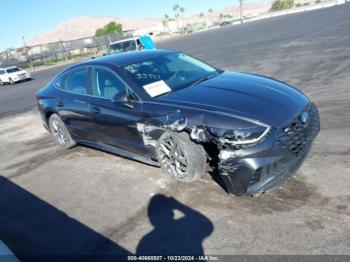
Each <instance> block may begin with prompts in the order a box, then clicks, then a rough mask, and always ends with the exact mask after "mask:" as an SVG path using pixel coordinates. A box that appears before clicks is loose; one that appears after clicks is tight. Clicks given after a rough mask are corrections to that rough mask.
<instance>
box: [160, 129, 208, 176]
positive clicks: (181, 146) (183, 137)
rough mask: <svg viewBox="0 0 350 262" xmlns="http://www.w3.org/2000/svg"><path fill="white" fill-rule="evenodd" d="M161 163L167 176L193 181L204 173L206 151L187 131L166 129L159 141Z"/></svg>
mask: <svg viewBox="0 0 350 262" xmlns="http://www.w3.org/2000/svg"><path fill="white" fill-rule="evenodd" d="M156 149H157V156H158V161H159V164H160V166H161V168H162V170H163V172H164V174H165V176H166V177H169V178H173V179H176V180H179V181H182V182H192V181H195V180H197V179H199V178H201V177H202V176H203V175H204V172H205V168H206V161H207V159H206V153H205V150H204V148H203V146H202V145H199V144H196V143H194V142H193V141H191V139H190V138H189V136H188V134H187V133H175V132H168V131H166V132H165V133H164V134H163V135H162V136H161V137H160V138H159V140H158V142H157V148H156Z"/></svg>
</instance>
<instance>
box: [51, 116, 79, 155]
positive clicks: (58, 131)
mask: <svg viewBox="0 0 350 262" xmlns="http://www.w3.org/2000/svg"><path fill="white" fill-rule="evenodd" d="M49 128H50V132H51V135H52V137H53V138H54V139H55V141H56V143H57V144H58V145H59V146H60V147H61V148H63V149H70V148H72V147H73V146H75V145H76V142H75V141H74V140H73V139H72V137H71V136H70V134H69V132H68V129H67V128H66V126H65V124H64V123H63V121H62V120H61V118H60V117H59V116H58V115H56V114H53V115H51V116H50V118H49Z"/></svg>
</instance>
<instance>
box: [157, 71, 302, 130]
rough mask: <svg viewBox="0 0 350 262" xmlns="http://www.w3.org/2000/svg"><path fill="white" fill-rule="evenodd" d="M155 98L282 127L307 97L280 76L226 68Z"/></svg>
mask: <svg viewBox="0 0 350 262" xmlns="http://www.w3.org/2000/svg"><path fill="white" fill-rule="evenodd" d="M156 101H157V102H165V103H167V104H173V105H177V106H181V105H182V106H185V107H192V108H193V109H196V110H200V109H201V108H202V109H205V110H210V111H216V112H218V111H219V112H224V113H230V114H232V115H235V116H242V117H245V118H249V119H251V120H255V121H259V122H263V123H265V124H268V125H270V126H273V127H279V126H281V125H282V124H284V123H285V122H287V121H288V120H290V119H291V118H293V117H294V116H295V115H296V114H298V113H299V112H300V111H301V110H302V109H303V108H304V107H305V106H306V104H307V103H308V98H307V97H306V96H305V95H304V94H302V93H301V92H300V91H298V90H296V89H295V88H293V87H290V86H288V85H287V84H285V83H282V82H280V81H277V80H273V79H270V78H267V77H262V76H257V75H251V74H245V73H232V72H224V73H222V74H220V75H218V76H216V77H214V78H211V79H209V80H207V81H205V82H202V83H200V84H198V85H194V86H191V87H189V88H185V89H182V90H179V91H177V92H175V93H169V94H167V95H164V96H160V97H158V98H156Z"/></svg>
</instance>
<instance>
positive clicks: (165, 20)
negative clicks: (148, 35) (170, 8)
mask: <svg viewBox="0 0 350 262" xmlns="http://www.w3.org/2000/svg"><path fill="white" fill-rule="evenodd" d="M168 23H169V20H168V19H165V18H164V19H162V24H163V29H164V30H163V31H164V33H165V32H167V31H168Z"/></svg>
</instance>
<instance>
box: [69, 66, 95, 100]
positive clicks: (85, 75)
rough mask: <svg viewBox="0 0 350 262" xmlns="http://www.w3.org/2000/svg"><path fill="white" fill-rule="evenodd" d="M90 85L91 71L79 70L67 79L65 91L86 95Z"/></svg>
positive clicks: (86, 69) (70, 73) (70, 74)
mask: <svg viewBox="0 0 350 262" xmlns="http://www.w3.org/2000/svg"><path fill="white" fill-rule="evenodd" d="M88 85H89V69H88V68H87V67H85V68H79V69H76V70H73V71H71V72H69V73H68V74H67V76H66V78H65V85H64V87H65V88H64V89H65V90H66V91H69V92H73V93H77V94H82V95H86V94H87V90H88Z"/></svg>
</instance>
